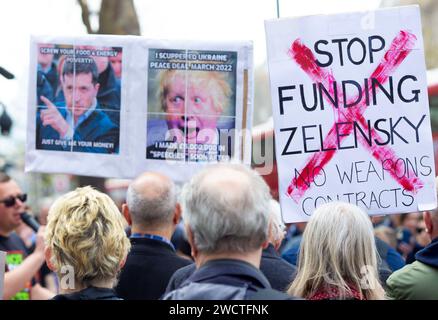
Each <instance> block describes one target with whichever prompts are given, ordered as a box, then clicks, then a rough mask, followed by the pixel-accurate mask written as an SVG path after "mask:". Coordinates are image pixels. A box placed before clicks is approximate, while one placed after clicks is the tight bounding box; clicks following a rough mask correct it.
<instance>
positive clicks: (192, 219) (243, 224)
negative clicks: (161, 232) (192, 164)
mask: <svg viewBox="0 0 438 320" xmlns="http://www.w3.org/2000/svg"><path fill="white" fill-rule="evenodd" d="M181 199H182V209H183V218H184V221H185V223H186V224H187V225H188V226H189V228H190V230H191V231H192V234H193V241H194V244H195V245H196V247H197V249H198V250H199V251H200V252H203V253H228V252H229V253H231V252H232V253H244V252H248V251H252V250H256V249H259V248H261V247H262V244H263V242H265V241H266V240H267V239H268V233H269V219H270V204H269V200H270V199H271V195H270V193H269V188H268V186H267V185H266V183H265V181H264V180H263V179H262V178H261V177H260V175H258V173H256V172H255V171H253V170H251V169H249V168H247V167H245V166H244V165H241V164H217V165H212V166H209V167H207V168H204V169H203V170H202V171H201V172H199V173H198V174H197V175H195V176H194V177H193V178H192V179H191V180H190V182H188V183H187V184H186V185H185V186H184V187H183V190H182V195H181Z"/></svg>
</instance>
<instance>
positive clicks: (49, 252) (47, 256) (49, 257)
mask: <svg viewBox="0 0 438 320" xmlns="http://www.w3.org/2000/svg"><path fill="white" fill-rule="evenodd" d="M44 258H45V259H46V264H47V267H48V268H49V269H50V271H53V272H56V269H55V266H54V265H53V263H52V261H51V260H52V250H50V248H48V247H46V248H45V249H44Z"/></svg>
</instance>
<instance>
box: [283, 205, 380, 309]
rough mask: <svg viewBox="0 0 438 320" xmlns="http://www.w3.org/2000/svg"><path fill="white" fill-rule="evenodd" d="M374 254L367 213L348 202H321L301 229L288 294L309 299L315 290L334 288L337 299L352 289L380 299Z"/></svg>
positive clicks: (371, 297)
mask: <svg viewBox="0 0 438 320" xmlns="http://www.w3.org/2000/svg"><path fill="white" fill-rule="evenodd" d="M377 257H378V253H377V249H376V245H375V240H374V235H373V227H372V224H371V221H370V219H369V217H368V216H367V214H366V213H365V212H364V211H363V210H361V209H360V208H359V207H357V206H354V205H351V204H348V203H342V202H332V203H328V204H324V205H322V206H320V207H319V208H318V209H317V210H315V212H314V213H313V215H312V217H311V218H310V220H309V223H308V224H307V227H306V229H305V231H304V234H303V239H302V242H301V246H300V254H299V262H298V272H297V276H296V278H295V280H294V281H293V282H292V284H291V286H290V287H289V289H288V293H289V294H291V295H295V296H299V297H303V298H310V297H311V296H313V295H314V294H315V293H316V292H317V291H318V290H322V291H325V290H329V289H330V288H336V289H338V292H339V295H340V298H346V297H349V296H351V295H352V291H351V289H352V288H354V289H356V290H357V291H358V292H359V294H360V295H361V297H362V298H365V299H367V300H376V299H383V298H384V290H383V288H382V286H381V285H380V283H379V280H378V278H377V275H378V271H377V259H378V258H377Z"/></svg>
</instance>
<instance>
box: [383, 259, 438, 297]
mask: <svg viewBox="0 0 438 320" xmlns="http://www.w3.org/2000/svg"><path fill="white" fill-rule="evenodd" d="M431 281H432V282H433V281H438V269H434V268H431V267H430V266H428V265H426V264H424V263H422V262H419V261H415V262H413V263H411V264H408V265H406V266H404V267H403V268H401V269H399V270H397V271H395V272H394V273H393V274H392V275H391V276H390V277H389V278H388V280H387V281H386V284H387V291H388V295H389V296H390V297H391V298H394V299H406V298H409V296H411V295H413V294H415V292H420V291H423V290H424V289H425V288H427V287H429V286H430V283H431Z"/></svg>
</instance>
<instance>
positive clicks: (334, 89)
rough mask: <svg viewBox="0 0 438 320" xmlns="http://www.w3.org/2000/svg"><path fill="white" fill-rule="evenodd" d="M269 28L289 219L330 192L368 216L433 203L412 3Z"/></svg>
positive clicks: (304, 214) (304, 215)
mask: <svg viewBox="0 0 438 320" xmlns="http://www.w3.org/2000/svg"><path fill="white" fill-rule="evenodd" d="M265 27H266V38H267V48H268V65H269V73H270V82H271V94H272V105H273V114H274V124H275V138H276V157H277V164H278V173H279V194H280V202H281V206H282V214H283V218H284V219H285V221H286V222H298V221H307V220H308V219H309V217H310V216H311V214H312V212H313V211H314V210H315V208H317V207H318V206H319V205H321V204H323V203H326V202H329V201H336V200H339V201H345V202H350V203H353V204H356V205H358V206H360V207H362V208H363V209H365V210H366V211H367V212H368V213H369V214H370V215H373V214H390V213H403V212H412V211H417V210H419V208H422V207H424V206H425V205H427V207H436V192H435V169H434V168H435V165H434V156H433V147H432V135H431V125H430V115H429V102H428V95H427V83H426V68H425V62H424V50H423V38H422V34H421V22H420V13H419V8H418V6H408V7H400V8H391V9H382V10H377V11H373V12H359V13H349V14H336V15H318V16H309V17H301V18H294V19H280V20H273V21H267V22H266V24H265Z"/></svg>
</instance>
